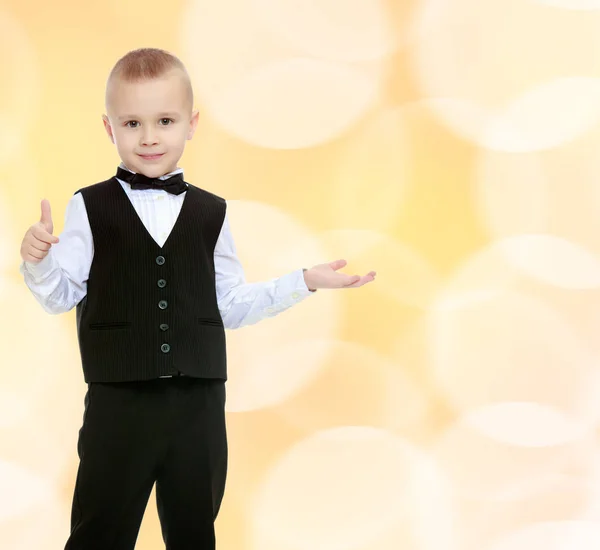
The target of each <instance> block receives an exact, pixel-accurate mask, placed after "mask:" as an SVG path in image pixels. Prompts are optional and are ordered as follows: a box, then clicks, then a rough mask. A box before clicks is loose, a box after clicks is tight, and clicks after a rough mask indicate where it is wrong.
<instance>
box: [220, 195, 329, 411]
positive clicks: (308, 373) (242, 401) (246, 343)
mask: <svg viewBox="0 0 600 550" xmlns="http://www.w3.org/2000/svg"><path fill="white" fill-rule="evenodd" d="M228 219H229V222H230V227H231V233H232V236H233V239H234V241H235V243H236V248H237V254H238V258H239V259H240V262H241V264H242V266H243V268H244V272H245V276H246V281H247V283H248V284H252V283H262V284H268V282H269V281H272V280H273V279H275V278H280V277H289V276H290V274H291V273H292V272H294V271H297V270H299V269H301V268H303V267H305V265H307V264H306V261H307V259H308V260H309V259H310V258H326V253H325V251H324V247H323V246H322V244H321V243H320V242H319V240H318V239H317V238H315V236H314V235H312V234H311V232H310V231H309V230H308V229H307V228H306V227H304V226H302V225H301V224H300V223H299V222H297V221H296V220H294V219H293V218H292V217H291V216H290V215H289V214H287V213H285V212H283V211H281V210H279V209H277V208H275V207H274V206H269V205H266V204H261V203H256V202H249V201H228ZM274 228H276V230H274ZM296 243H302V247H298V246H296ZM308 267H310V266H308ZM299 281H300V285H302V284H303V283H302V279H301V278H300V279H299ZM234 283H235V281H234ZM271 284H273V283H271ZM284 288H285V289H287V290H286V291H285V292H286V293H285V295H281V293H282V292H284V290H283V289H284ZM280 289H281V290H279V294H278V297H280V298H281V299H283V303H284V305H285V306H288V305H289V306H290V308H289V309H288V310H286V311H283V312H280V313H278V314H277V315H275V314H276V313H277V309H276V308H277V307H279V306H278V305H274V306H270V305H268V304H265V308H264V310H267V309H269V308H271V307H272V308H273V309H272V311H261V312H259V315H261V316H262V315H263V314H265V316H266V317H268V316H270V315H273V316H274V318H273V319H269V318H266V319H262V320H261V321H257V320H258V317H256V318H253V319H252V324H251V325H248V326H244V327H242V328H239V329H235V330H229V331H228V332H227V357H228V368H229V381H228V394H227V410H228V411H231V412H233V411H236V412H239V411H247V410H254V409H259V408H262V407H267V406H273V405H275V404H277V403H279V402H281V401H283V400H285V399H287V398H288V397H290V396H291V395H293V394H294V392H296V391H298V390H299V389H300V388H302V387H303V386H304V385H305V384H307V383H309V382H310V380H312V379H313V377H314V376H316V375H317V374H318V372H319V371H320V369H321V368H322V367H323V365H324V361H325V360H326V358H327V356H328V352H329V346H328V344H327V342H329V341H330V340H333V339H335V337H336V335H337V330H338V326H339V324H340V310H339V305H338V304H339V300H340V295H339V293H335V292H319V291H317V294H315V295H309V296H308V297H307V298H305V299H304V301H303V302H300V303H297V300H296V298H295V297H294V292H295V288H293V287H290V286H289V284H288V285H287V286H285V287H282V286H280ZM242 292H243V289H242ZM235 301H236V302H238V303H239V302H240V301H241V302H243V294H240V295H239V296H237V297H236V298H235ZM238 307H239V306H238ZM275 317H276V318H275ZM311 339H319V340H321V341H322V342H323V343H324V345H321V346H314V347H311V348H307V349H306V351H305V352H303V351H302V350H298V353H300V355H296V357H295V359H294V367H293V368H291V367H290V366H289V365H287V366H286V363H287V362H288V359H289V358H288V357H286V355H285V350H289V347H290V346H294V344H297V343H298V342H302V341H304V340H311Z"/></svg>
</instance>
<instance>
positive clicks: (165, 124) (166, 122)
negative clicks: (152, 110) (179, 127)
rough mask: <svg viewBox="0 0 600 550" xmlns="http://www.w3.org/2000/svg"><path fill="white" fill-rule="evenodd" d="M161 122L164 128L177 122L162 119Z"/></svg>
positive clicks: (170, 119)
mask: <svg viewBox="0 0 600 550" xmlns="http://www.w3.org/2000/svg"><path fill="white" fill-rule="evenodd" d="M160 121H161V122H162V123H163V126H168V125H169V124H170V123H171V122H175V121H174V120H173V119H172V118H161V119H160Z"/></svg>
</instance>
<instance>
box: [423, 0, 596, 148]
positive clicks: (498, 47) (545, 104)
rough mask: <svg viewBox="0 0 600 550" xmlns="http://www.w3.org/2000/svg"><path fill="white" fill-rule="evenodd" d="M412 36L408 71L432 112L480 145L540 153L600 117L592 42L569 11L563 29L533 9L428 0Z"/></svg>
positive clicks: (585, 25) (517, 3)
mask: <svg viewBox="0 0 600 550" xmlns="http://www.w3.org/2000/svg"><path fill="white" fill-rule="evenodd" d="M533 28H535V39H532V34H531V33H532V29H533ZM557 35H560V36H561V37H562V40H560V41H557V40H556V36H557ZM411 36H412V39H413V47H412V48H411V65H412V70H413V71H414V74H415V77H416V79H417V82H418V85H419V87H420V89H421V91H422V94H423V95H424V96H425V99H426V101H428V103H429V106H430V108H431V110H432V112H433V113H434V114H435V115H436V116H437V117H438V119H439V120H440V121H442V122H443V123H444V124H446V125H447V126H448V127H449V128H450V129H452V130H453V131H455V132H456V133H457V134H458V135H460V136H461V137H463V138H465V139H467V140H470V141H472V142H474V143H476V144H478V145H480V146H483V147H487V148H490V149H495V150H501V151H514V152H524V151H535V150H545V149H549V148H552V147H555V146H557V145H560V144H562V143H565V142H568V141H569V140H572V139H573V138H574V137H577V136H578V135H581V134H583V133H585V132H586V131H588V130H589V129H590V128H592V127H593V126H594V125H595V124H596V123H597V122H598V121H599V120H600V96H599V94H598V90H599V89H600V80H599V79H597V78H596V72H597V61H596V60H595V58H594V55H592V54H591V52H592V51H594V48H595V45H597V44H598V43H600V39H599V38H598V33H597V30H596V26H595V25H594V21H593V20H591V19H590V17H589V16H588V15H585V14H581V15H578V14H577V13H576V12H570V14H569V21H568V24H566V23H565V12H564V11H563V10H552V9H548V8H547V7H546V6H543V5H540V4H536V3H535V2H523V1H522V0H489V1H488V2H478V1H477V0H427V1H425V2H423V3H422V4H421V8H420V10H419V12H418V15H417V16H416V18H415V25H414V28H413V32H412V35H411ZM499 52H501V55H500V54H499ZM565 75H567V76H565ZM570 75H576V76H570ZM574 97H577V98H578V100H577V101H573V98H574Z"/></svg>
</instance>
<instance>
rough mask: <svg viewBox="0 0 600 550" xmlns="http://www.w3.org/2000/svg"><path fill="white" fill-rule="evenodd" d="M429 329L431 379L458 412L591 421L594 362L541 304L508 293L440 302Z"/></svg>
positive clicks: (431, 315) (594, 414)
mask: <svg viewBox="0 0 600 550" xmlns="http://www.w3.org/2000/svg"><path fill="white" fill-rule="evenodd" d="M428 325H429V326H428V331H429V342H430V344H429V345H430V353H431V368H432V374H433V376H434V379H435V381H436V383H437V385H438V387H439V389H440V391H442V392H443V393H444V395H445V396H446V397H447V398H448V399H449V400H450V401H451V403H452V404H453V406H455V407H457V408H458V409H459V410H461V411H467V410H469V409H471V408H473V407H480V406H483V405H487V404H493V403H499V402H505V401H525V402H538V403H540V404H542V405H547V406H551V407H555V408H556V409H558V410H559V411H562V412H564V413H566V414H569V415H573V416H574V417H575V418H576V419H577V420H578V421H582V422H592V421H593V420H594V419H595V418H597V415H598V404H597V401H598V400H597V399H595V398H594V390H595V389H597V388H598V375H597V373H596V370H597V361H596V358H595V356H594V354H593V353H592V350H590V349H589V348H588V347H587V346H586V344H585V342H584V341H583V339H582V338H580V336H579V335H578V334H577V333H576V331H575V330H574V327H572V326H571V325H570V324H569V323H568V322H567V321H566V319H564V318H563V317H562V316H561V314H560V313H559V312H558V311H557V310H555V309H554V308H552V307H550V306H549V305H547V304H546V303H545V302H543V301H542V300H540V299H537V298H534V297H533V296H531V295H529V294H526V293H524V292H520V291H516V290H513V289H510V288H507V289H503V290H502V289H499V290H497V291H496V292H494V293H490V294H482V293H480V292H477V291H476V292H473V293H469V292H466V293H464V294H463V295H459V296H456V295H448V296H444V295H443V294H441V295H440V297H439V299H438V300H437V301H436V302H435V303H434V304H433V306H432V308H431V310H430V312H429V316H428ZM540 380H543V381H544V383H543V384H541V383H540Z"/></svg>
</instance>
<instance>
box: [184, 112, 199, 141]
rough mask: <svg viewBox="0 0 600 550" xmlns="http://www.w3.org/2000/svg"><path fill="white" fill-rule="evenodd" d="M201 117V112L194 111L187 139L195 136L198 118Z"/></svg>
mask: <svg viewBox="0 0 600 550" xmlns="http://www.w3.org/2000/svg"><path fill="white" fill-rule="evenodd" d="M199 118H200V112H199V111H194V112H193V113H192V118H191V119H190V128H189V130H188V134H187V138H186V139H187V140H188V141H189V140H190V139H192V138H193V137H194V133H195V132H196V128H197V127H198V119H199Z"/></svg>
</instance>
